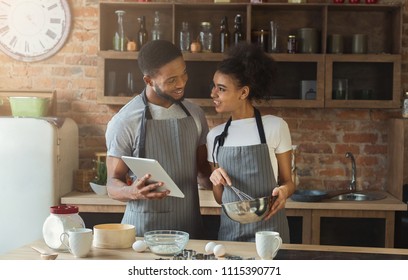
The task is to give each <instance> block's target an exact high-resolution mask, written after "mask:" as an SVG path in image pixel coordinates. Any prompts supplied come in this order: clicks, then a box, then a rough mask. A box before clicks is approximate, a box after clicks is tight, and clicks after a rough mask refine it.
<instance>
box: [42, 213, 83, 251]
mask: <svg viewBox="0 0 408 280" xmlns="http://www.w3.org/2000/svg"><path fill="white" fill-rule="evenodd" d="M78 212H79V211H78V207H76V206H71V205H58V206H52V207H50V215H49V216H48V217H47V219H46V220H45V222H44V224H43V230H42V231H43V237H44V241H45V243H46V244H47V245H48V247H50V248H52V249H55V250H59V251H66V250H68V248H67V247H66V246H65V245H64V244H63V243H62V242H61V239H60V236H61V234H62V233H64V232H66V231H68V230H69V229H72V228H85V223H84V220H82V218H81V216H79V214H78ZM64 243H65V244H67V243H68V240H65V242H64Z"/></svg>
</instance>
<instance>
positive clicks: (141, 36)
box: [137, 16, 147, 50]
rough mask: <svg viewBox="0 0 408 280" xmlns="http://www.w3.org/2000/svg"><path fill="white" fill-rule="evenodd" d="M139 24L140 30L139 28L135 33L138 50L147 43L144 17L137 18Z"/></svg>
mask: <svg viewBox="0 0 408 280" xmlns="http://www.w3.org/2000/svg"><path fill="white" fill-rule="evenodd" d="M139 22H140V28H139V32H138V33H137V37H138V40H139V46H138V48H139V50H140V48H141V47H142V46H143V45H144V44H146V43H147V31H146V27H145V22H146V17H145V16H142V17H140V18H139Z"/></svg>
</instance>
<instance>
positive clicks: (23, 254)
mask: <svg viewBox="0 0 408 280" xmlns="http://www.w3.org/2000/svg"><path fill="white" fill-rule="evenodd" d="M208 242H209V240H190V241H189V243H188V244H187V246H186V249H189V250H194V251H196V253H202V254H204V253H205V251H204V248H205V245H206V244H207V243H208ZM217 242H218V243H219V244H223V245H225V247H226V249H227V255H226V256H227V257H228V256H239V257H241V258H243V259H248V258H255V259H259V257H258V255H257V253H256V247H255V243H253V242H228V241H217ZM31 246H36V247H39V248H43V249H45V250H48V251H51V250H50V249H48V247H47V246H46V244H45V243H44V241H43V240H38V241H36V242H33V243H32V244H28V245H26V246H23V247H20V248H17V249H15V250H12V251H10V252H8V253H6V254H4V255H0V260H38V259H40V254H39V253H38V252H36V251H34V250H33V249H32V248H31ZM159 258H172V257H171V256H158V255H155V254H153V253H151V252H150V251H149V250H147V251H145V252H142V253H137V252H135V251H133V249H131V248H128V249H103V248H96V247H92V249H91V252H90V253H89V255H88V256H87V257H86V258H84V259H93V260H154V259H159ZM74 259H76V258H75V257H74V256H73V255H71V254H70V253H68V252H59V255H58V258H57V260H74ZM224 259H225V258H224ZM276 259H277V260H279V259H280V260H285V259H286V260H287V259H408V249H392V248H368V247H346V246H325V245H305V244H283V245H282V248H281V250H280V251H279V253H278V255H277V257H276Z"/></svg>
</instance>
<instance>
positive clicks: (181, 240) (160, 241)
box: [144, 230, 190, 256]
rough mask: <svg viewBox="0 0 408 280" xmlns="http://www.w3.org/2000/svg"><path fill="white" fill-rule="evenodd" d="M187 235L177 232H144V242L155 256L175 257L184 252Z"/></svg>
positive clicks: (187, 239)
mask: <svg viewBox="0 0 408 280" xmlns="http://www.w3.org/2000/svg"><path fill="white" fill-rule="evenodd" d="M189 237H190V236H189V234H188V233H187V232H184V231H178V230H153V231H148V232H145V234H144V240H145V242H146V244H147V246H149V248H150V251H152V253H154V254H156V255H167V256H168V255H176V254H179V253H180V252H181V251H183V250H184V248H185V247H186V245H187V243H188V241H189Z"/></svg>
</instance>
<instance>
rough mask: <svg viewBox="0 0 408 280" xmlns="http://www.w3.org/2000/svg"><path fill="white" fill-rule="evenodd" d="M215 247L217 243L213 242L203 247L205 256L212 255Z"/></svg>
mask: <svg viewBox="0 0 408 280" xmlns="http://www.w3.org/2000/svg"><path fill="white" fill-rule="evenodd" d="M216 245H217V243H215V242H214V241H211V242H208V243H207V244H206V245H205V252H206V253H207V254H212V253H213V252H214V247H215V246H216Z"/></svg>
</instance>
